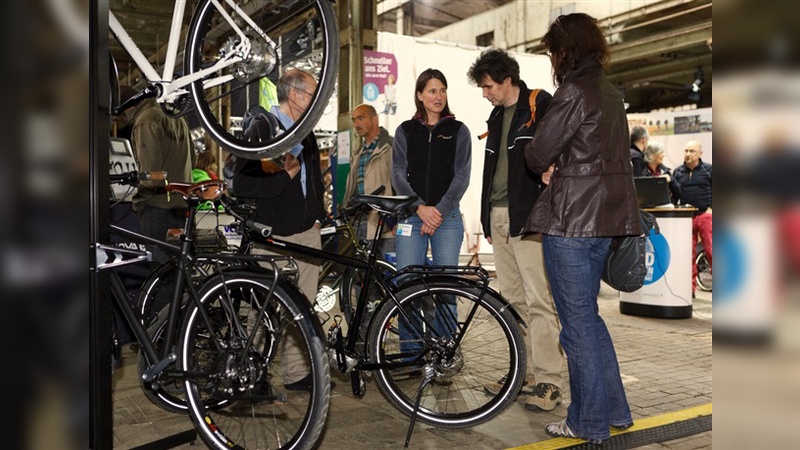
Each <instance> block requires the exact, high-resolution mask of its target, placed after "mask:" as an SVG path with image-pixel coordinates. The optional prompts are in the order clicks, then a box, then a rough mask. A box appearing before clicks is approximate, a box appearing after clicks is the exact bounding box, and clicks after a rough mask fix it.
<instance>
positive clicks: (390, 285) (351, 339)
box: [251, 211, 521, 372]
mask: <svg viewBox="0 0 800 450" xmlns="http://www.w3.org/2000/svg"><path fill="white" fill-rule="evenodd" d="M389 215H390V213H386V212H383V211H380V220H379V221H378V226H377V229H376V235H375V238H374V239H373V241H372V249H371V251H370V253H369V256H368V258H367V259H366V260H364V259H358V258H353V257H349V256H346V255H341V254H339V253H333V252H328V251H324V250H320V249H316V248H312V247H306V246H303V245H300V244H295V243H293V242H287V241H283V240H281V239H277V238H274V237H269V236H268V237H264V236H263V235H262V234H257V233H251V239H252V240H253V241H255V242H259V243H261V244H264V245H267V246H269V247H273V248H281V249H284V250H288V251H291V252H296V253H299V254H303V255H307V256H311V257H313V258H319V259H322V260H327V261H332V262H333V263H336V264H341V265H343V266H347V267H353V268H355V269H359V270H363V271H364V272H365V273H367V274H369V275H368V276H366V277H365V278H364V285H363V286H362V288H361V293H360V295H359V298H358V302H357V304H356V311H355V313H354V315H353V320H352V323H351V325H350V327H349V329H348V332H347V336H346V343H345V346H344V350H345V351H346V353H347V354H350V355H352V354H354V353H355V349H356V345H357V338H358V334H359V333H358V330H359V329H360V327H361V326H362V325H361V323H362V319H363V317H364V312H365V310H366V307H367V302H368V301H367V299H368V291H369V288H370V283H371V282H377V283H378V284H379V285H380V286H381V288H383V290H384V292H386V293H387V294H388V296H389V298H387V299H384V300H383V301H384V302H386V301H392V302H394V303H395V304H397V305H398V306H399V305H400V301H399V300H398V299H397V297H396V296H395V292H396V291H398V290H399V287H398V286H395V284H394V282H393V280H397V279H401V277H403V276H404V275H420V274H425V275H431V274H438V275H441V276H446V277H450V278H458V279H459V280H462V281H461V282H463V283H466V282H470V281H469V280H466V279H464V278H462V277H463V276H464V275H472V276H473V277H476V278H478V279H480V280H482V284H483V285H482V292H481V296H483V295H485V294H486V292H488V291H489V289H490V288H489V276H488V273H487V272H486V270H485V269H483V268H481V267H458V266H409V267H406V268H403V269H402V270H400V271H398V272H396V273H394V274H392V275H391V276H389V277H386V276H385V275H384V274H382V273H381V272H380V270H379V269H378V267H377V265H376V264H375V261H376V260H377V252H378V249H379V248H380V236H381V233H382V232H383V228H384V225H385V219H386V217H388V216H389ZM454 275H458V277H456V276H454ZM411 282H413V281H411ZM423 282H424V281H423ZM401 286H402V285H401ZM511 309H512V311H513V308H511ZM400 314H402V315H403V317H404V318H405V319H406V320H407V321H408V323H410V324H412V326H414V327H416V328H417V331H418V332H419V333H420V335H422V336H423V339H425V341H426V343H427V344H428V345H429V346H431V347H434V346H435V345H436V344H435V342H433V341H432V340H431V338H430V337H429V336H425V335H424V333H423V330H421V329H419V326H418V325H417V324H415V323H414V322H413V320H412V318H411V317H410V316H409V315H408V313H407V312H406V311H405V310H403V309H402V308H401V309H400ZM514 314H515V316H516V317H517V319H518V320H520V321H521V319H520V318H519V316H518V315H517V314H516V311H514ZM471 317H472V314H471V313H470V314H468V316H467V319H466V322H465V323H464V324H463V326H464V327H466V326H468V325H469V322H470V320H471ZM458 344H460V338H459V342H456V346H457V345H458ZM416 362H417V361H415V360H412V361H406V362H394V363H390V364H386V363H378V364H372V363H368V362H367V361H366V360H362V361H359V366H358V369H360V370H375V369H395V368H400V367H406V366H411V365H414V364H415V363H416ZM339 369H340V371H342V372H345V371H346V370H345V367H342V366H341V363H340V367H339Z"/></svg>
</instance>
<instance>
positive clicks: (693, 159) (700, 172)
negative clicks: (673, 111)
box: [673, 141, 712, 298]
mask: <svg viewBox="0 0 800 450" xmlns="http://www.w3.org/2000/svg"><path fill="white" fill-rule="evenodd" d="M702 155H703V147H702V146H701V145H700V143H699V142H697V141H689V142H687V143H686V150H685V151H684V157H683V165H681V166H679V167H678V168H676V169H675V172H674V173H673V176H674V177H675V180H677V181H678V183H680V185H681V188H682V190H683V192H682V194H681V199H680V202H681V204H683V205H691V206H694V207H695V208H697V211H695V213H694V217H693V218H692V298H694V296H695V290H696V289H697V265H696V264H695V259H696V257H697V240H698V238H699V239H701V240H702V241H703V247H704V248H705V250H706V256H707V257H708V265H709V267H710V266H711V265H712V264H711V248H712V242H711V240H712V228H711V164H708V163H704V162H703V160H702V159H701V158H700V157H701V156H702Z"/></svg>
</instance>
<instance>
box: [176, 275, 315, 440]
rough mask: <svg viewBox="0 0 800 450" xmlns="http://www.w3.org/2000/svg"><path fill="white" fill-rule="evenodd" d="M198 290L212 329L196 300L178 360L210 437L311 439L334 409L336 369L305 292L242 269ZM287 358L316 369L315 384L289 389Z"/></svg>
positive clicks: (192, 407) (199, 422) (192, 410)
mask: <svg viewBox="0 0 800 450" xmlns="http://www.w3.org/2000/svg"><path fill="white" fill-rule="evenodd" d="M199 296H200V299H201V301H202V304H203V307H204V310H205V311H207V312H208V314H209V316H210V319H211V323H212V329H209V327H208V326H207V325H206V323H205V321H204V320H203V319H202V317H201V314H200V310H199V309H198V308H197V307H194V308H193V309H191V310H190V311H189V312H188V314H187V315H186V320H185V322H184V326H183V329H182V331H181V341H180V343H179V348H178V364H179V365H180V367H181V369H182V370H184V371H186V381H185V383H184V387H185V389H186V398H187V403H188V406H189V415H190V417H191V418H192V420H193V421H194V423H195V426H196V427H197V429H198V432H199V434H200V436H201V438H202V439H203V441H205V443H206V444H207V445H209V446H210V447H212V448H218V449H229V448H248V449H249V448H258V449H263V448H268V449H294V448H300V449H305V448H310V447H312V446H313V445H314V443H315V442H316V440H317V439H318V437H319V435H320V433H321V431H322V427H323V425H324V423H325V418H326V416H327V411H328V403H329V400H330V372H329V367H328V364H329V363H328V358H327V356H326V355H325V353H324V350H325V346H324V343H323V339H322V331H321V330H320V329H319V326H318V325H317V323H316V322H315V319H314V316H313V314H312V313H311V311H310V309H309V308H308V306H307V304H304V303H303V301H304V298H303V297H302V295H301V294H300V292H299V291H298V290H297V289H296V288H294V287H293V286H290V285H285V286H284V285H282V284H278V285H277V286H275V288H274V289H273V288H272V280H271V279H269V278H268V277H265V276H263V275H261V274H258V273H252V272H240V273H235V274H224V275H218V276H215V277H213V278H211V279H210V280H209V282H207V283H206V284H205V285H204V286H203V288H202V289H201V291H200V293H199ZM259 311H263V313H259ZM276 324H278V325H277V326H276ZM249 339H253V340H252V345H250V346H248V345H247V342H248V340H249ZM287 363H291V364H292V365H299V366H303V367H305V368H307V369H308V370H309V371H310V387H309V390H308V391H296V390H287V389H286V387H285V384H286V383H287V381H289V380H285V379H284V374H283V373H282V372H283V371H284V370H287V367H288V364H287ZM291 381H292V382H294V381H295V380H291ZM222 400H225V402H223V401H222ZM208 405H214V407H209V406H208Z"/></svg>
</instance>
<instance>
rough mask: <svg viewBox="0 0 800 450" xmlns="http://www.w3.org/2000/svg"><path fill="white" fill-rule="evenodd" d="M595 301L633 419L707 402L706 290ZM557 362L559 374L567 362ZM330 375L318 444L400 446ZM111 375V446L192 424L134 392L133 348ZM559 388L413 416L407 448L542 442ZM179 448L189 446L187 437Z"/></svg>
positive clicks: (370, 395)
mask: <svg viewBox="0 0 800 450" xmlns="http://www.w3.org/2000/svg"><path fill="white" fill-rule="evenodd" d="M599 303H600V313H601V315H602V316H603V318H604V320H605V321H606V324H607V325H608V328H609V331H610V333H611V336H612V338H613V340H614V344H615V347H616V350H617V354H618V357H619V362H620V368H621V372H622V376H623V381H624V383H625V388H626V392H627V395H628V401H629V403H630V406H631V410H632V412H633V417H634V421H635V420H637V419H643V418H647V417H652V416H656V415H660V414H664V413H671V412H675V411H680V410H683V409H686V408H689V407H693V406H699V405H705V404H709V403H711V402H712V376H711V366H712V357H711V354H712V351H711V340H712V332H711V315H712V311H711V293H706V292H700V291H698V295H697V298H696V299H695V300H694V304H693V307H694V315H693V317H692V318H690V319H680V320H667V319H653V318H644V317H636V316H629V315H622V314H620V313H619V296H618V293H617V292H616V291H613V290H610V289H603V290H602V291H601V298H600V302H599ZM564 367H565V368H564V370H565V380H566V379H567V375H566V364H565V365H564ZM332 379H334V380H335V381H336V383H337V387H336V388H335V389H333V391H332V396H331V407H330V413H329V416H328V420H327V424H326V427H325V429H324V431H323V434H322V437H321V439H320V442H319V445H318V448H320V449H348V450H361V449H363V450H368V449H369V450H372V449H389V448H391V449H395V448H402V447H403V443H404V441H405V435H406V431H407V428H408V423H409V420H408V418H407V417H406V416H404V415H403V414H401V413H400V412H398V411H397V410H395V409H394V408H393V407H392V406H391V405H390V404H389V403H388V402H387V401H385V400H384V398H383V397H382V395H381V394H380V392H378V390H377V387H376V386H375V383H374V382H373V381H371V380H370V381H369V382H368V384H367V386H368V387H367V394H366V396H365V397H364V398H363V399H357V398H354V397H353V395H352V392H351V391H350V387H349V385H350V383H349V377H347V378H346V377H344V376H339V375H337V374H336V373H334V374H332ZM113 381H114V392H113V401H114V407H113V414H114V418H113V420H114V444H115V448H119V449H126V448H132V447H136V446H139V445H143V444H146V443H148V442H151V441H154V440H156V439H160V438H163V437H166V436H169V435H171V434H174V433H178V432H180V431H184V430H188V429H191V423H190V421H189V419H188V418H187V417H185V416H183V415H176V414H171V413H167V412H165V411H163V410H161V409H159V408H158V407H156V406H155V405H153V404H152V403H150V402H149V401H148V400H147V399H146V398H145V397H144V395H143V394H142V393H141V391H140V389H139V386H138V382H137V380H136V354H135V353H134V352H133V351H132V350H131V349H130V347H129V346H128V347H126V348H125V349H124V352H123V361H122V366H121V367H120V368H118V369H117V370H116V371H115V374H114V380H113ZM562 393H563V395H564V400H565V401H564V404H562V405H561V406H559V407H557V408H556V409H555V410H553V411H551V412H531V411H528V410H526V409H525V408H524V396H520V397H519V399H518V400H517V401H516V402H515V403H514V404H512V406H511V407H509V408H508V409H507V410H506V411H504V412H503V413H502V414H500V415H499V416H498V417H496V418H494V419H493V420H491V421H489V422H488V423H485V424H482V425H479V426H476V427H473V428H469V429H459V430H453V429H437V428H433V427H430V426H427V425H424V424H419V423H417V425H416V427H415V429H414V434H413V436H412V439H411V445H410V448H417V449H450V448H469V449H503V448H511V447H519V446H526V445H528V444H534V443H542V442H543V441H547V440H549V439H551V438H550V437H549V436H548V435H547V434H546V433H545V432H544V425H545V424H546V423H548V422H553V421H556V420H560V419H562V418H563V417H565V416H566V406H567V405H568V403H569V387H568V385H565V388H564V390H563V391H562ZM711 436H712V433H711V432H710V431H709V432H704V433H700V434H696V435H692V436H688V437H685V438H681V439H677V440H673V441H667V442H661V443H657V444H650V445H647V446H644V447H640V448H648V449H662V448H666V449H676V450H677V449H680V450H688V449H697V448H711ZM575 443H580V441H575ZM198 445H202V444H201V443H199V442H198ZM179 448H190V447H189V445H188V444H187V445H183V446H181V447H179ZM192 448H197V446H194V447H192Z"/></svg>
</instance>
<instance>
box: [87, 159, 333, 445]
mask: <svg viewBox="0 0 800 450" xmlns="http://www.w3.org/2000/svg"><path fill="white" fill-rule="evenodd" d="M138 178H139V175H138V174H136V173H129V174H123V175H112V181H114V182H117V183H134V184H135V183H136V182H137V180H138ZM224 190H225V184H224V183H223V182H220V181H207V182H203V183H198V184H193V185H189V184H180V183H172V184H168V185H167V191H168V192H170V193H171V195H181V196H183V198H184V199H186V201H187V203H188V204H189V205H190V211H191V213H190V214H189V216H188V217H187V220H186V224H185V232H184V233H183V234H182V235H181V237H180V245H172V244H170V243H168V242H166V241H160V240H156V239H151V238H148V237H146V236H143V235H141V234H138V233H134V232H131V231H129V230H126V229H124V228H121V227H118V226H114V225H112V226H111V231H112V233H113V234H116V235H118V236H121V237H123V238H124V239H127V240H130V241H133V242H136V243H140V244H145V245H151V246H158V247H159V248H161V249H163V250H164V251H165V252H167V253H168V254H170V255H173V257H174V260H173V261H174V264H173V266H174V269H175V272H174V277H173V280H174V284H173V292H172V299H171V301H170V303H169V304H168V305H167V306H166V307H165V308H164V309H162V310H161V311H159V313H158V315H157V316H156V318H155V319H154V320H153V321H152V323H150V326H149V329H146V328H145V325H144V320H143V318H142V317H141V316H140V315H139V314H138V313H137V312H136V311H135V310H134V308H133V307H132V306H131V299H130V298H129V297H128V295H127V292H126V290H125V287H124V285H123V283H122V281H121V279H120V277H119V275H118V274H117V273H116V271H115V270H113V269H115V268H116V267H119V266H122V265H125V264H129V263H133V262H143V261H147V260H148V255H147V254H146V253H142V252H138V251H131V250H126V249H122V248H117V247H113V246H110V245H101V246H99V247H98V249H97V252H98V258H99V259H103V258H105V259H104V260H103V262H102V263H101V264H98V268H99V269H100V270H103V269H112V270H111V278H110V280H111V292H112V294H113V295H112V297H113V300H114V302H115V303H116V304H117V306H118V307H119V310H120V311H121V312H122V315H123V316H124V319H125V321H126V322H127V324H128V325H129V326H130V328H131V330H132V331H133V334H134V336H135V340H136V342H137V343H138V345H139V346H140V349H141V350H140V358H141V361H143V362H142V363H141V364H142V365H141V366H140V367H142V368H143V370H142V372H141V377H140V378H141V380H142V388H143V389H144V390H145V392H146V393H148V396H149V397H150V398H151V399H155V401H156V402H165V401H166V402H172V407H174V408H175V409H177V410H186V411H188V413H189V415H190V417H191V419H192V421H193V422H194V424H195V427H196V428H197V430H198V432H199V434H200V436H201V438H202V439H203V441H204V442H205V443H206V444H207V445H209V447H212V448H218V449H229V448H270V449H294V448H301V449H305V448H311V447H312V446H313V445H314V443H315V442H316V441H317V439H318V438H319V435H320V433H321V431H322V428H323V425H324V423H325V418H326V416H327V411H328V405H329V399H330V374H329V363H328V358H326V355H325V342H324V336H323V332H322V330H321V328H320V327H319V325H318V322H317V321H316V319H315V318H314V316H313V313H312V312H311V307H310V305H309V304H308V301H307V299H306V298H305V297H304V296H303V295H302V294H301V293H300V291H299V290H298V289H297V287H296V286H295V284H294V283H292V282H291V281H290V276H291V275H292V274H291V272H292V269H291V265H290V266H289V267H290V268H289V269H286V268H282V267H283V266H285V263H286V261H283V260H282V259H281V258H273V257H264V256H255V255H253V256H250V255H238V254H224V253H203V252H201V251H198V249H197V248H195V246H194V243H193V236H194V216H195V212H196V208H195V207H196V206H197V205H199V204H200V203H202V202H205V201H209V200H212V201H213V200H217V199H218V198H220V197H221V196H222V195H223V192H224ZM250 227H251V228H254V229H255V228H259V229H263V226H262V225H258V224H255V223H254V224H250ZM98 262H100V261H98ZM257 263H261V264H266V265H268V266H269V267H270V268H269V269H265V268H262V267H259V266H258V265H257ZM279 263H280V264H279ZM200 265H205V266H208V267H211V266H215V269H214V270H213V273H210V274H208V275H206V276H202V275H198V273H199V272H198V271H197V270H196V268H197V267H199V266H200ZM279 266H280V267H279ZM289 341H291V342H292V346H291V347H289V346H288V345H289V344H288V342H289ZM290 348H291V349H292V350H290ZM290 351H293V354H294V356H295V359H294V360H293V361H294V363H295V364H302V365H304V366H305V367H306V368H307V369H308V371H309V373H310V374H311V388H310V391H292V390H289V389H287V388H286V387H285V385H286V384H287V383H288V382H289V381H294V380H284V378H283V377H284V376H285V375H286V374H285V373H284V371H285V367H284V364H283V363H285V362H286V360H287V357H288V356H287V355H289V352H290ZM297 355H299V359H297Z"/></svg>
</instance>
